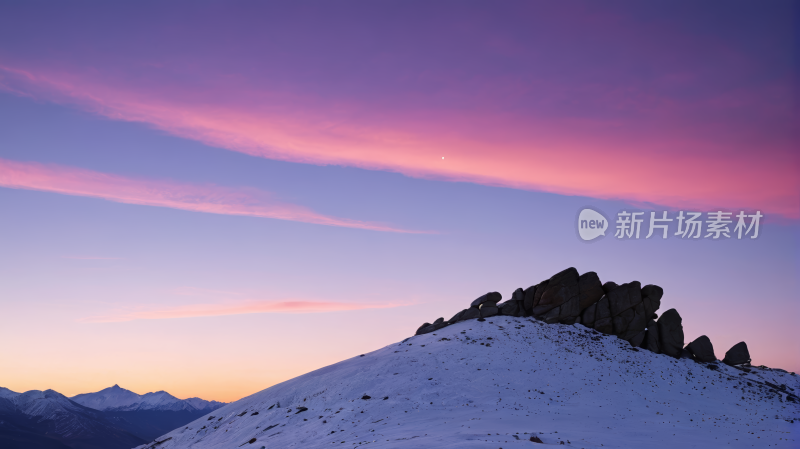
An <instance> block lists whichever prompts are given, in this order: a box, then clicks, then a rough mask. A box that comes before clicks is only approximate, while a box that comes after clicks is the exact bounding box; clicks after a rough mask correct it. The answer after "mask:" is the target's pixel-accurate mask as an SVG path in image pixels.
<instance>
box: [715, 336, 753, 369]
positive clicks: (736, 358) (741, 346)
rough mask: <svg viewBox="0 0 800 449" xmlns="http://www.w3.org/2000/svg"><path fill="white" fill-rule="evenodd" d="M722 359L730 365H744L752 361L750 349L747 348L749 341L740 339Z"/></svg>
mask: <svg viewBox="0 0 800 449" xmlns="http://www.w3.org/2000/svg"><path fill="white" fill-rule="evenodd" d="M722 361H723V362H724V363H726V364H728V365H742V364H744V363H750V351H748V350H747V343H745V342H743V341H740V342H739V343H736V344H735V345H733V347H732V348H731V349H728V352H726V353H725V358H724V359H722Z"/></svg>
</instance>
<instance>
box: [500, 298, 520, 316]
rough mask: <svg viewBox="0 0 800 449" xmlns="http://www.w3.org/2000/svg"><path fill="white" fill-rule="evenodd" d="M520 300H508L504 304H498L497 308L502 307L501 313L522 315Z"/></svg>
mask: <svg viewBox="0 0 800 449" xmlns="http://www.w3.org/2000/svg"><path fill="white" fill-rule="evenodd" d="M521 304H522V303H521V302H520V301H513V300H512V301H506V302H504V303H503V304H502V305H501V304H498V305H497V308H498V309H500V315H505V316H522V314H521V313H520V309H521V307H520V305H521Z"/></svg>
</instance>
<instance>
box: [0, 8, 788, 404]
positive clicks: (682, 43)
mask: <svg viewBox="0 0 800 449" xmlns="http://www.w3.org/2000/svg"><path fill="white" fill-rule="evenodd" d="M793 6H794V5H793V4H792V3H791V2H788V1H786V2H781V1H775V2H769V3H767V4H765V3H758V4H756V3H753V2H730V1H725V2H722V1H714V2H704V3H702V4H698V3H696V2H689V1H685V2H684V1H681V2H670V3H666V2H661V3H653V2H647V3H642V2H603V3H597V2H588V1H586V2H558V3H555V2H530V1H524V2H511V1H505V2H500V3H498V2H467V1H451V2H448V1H440V2H434V3H430V2H416V1H402V2H398V1H387V2H367V1H357V2H352V1H348V2H311V1H309V2H291V3H290V2H270V3H264V2H236V3H223V2H167V3H165V2H137V3H125V4H123V3H118V2H112V3H109V2H69V3H65V2H5V3H3V4H2V5H0V206H2V210H3V214H2V218H3V219H2V220H0V247H2V249H3V251H0V305H2V310H3V312H4V313H3V317H4V320H3V324H2V325H0V338H2V340H3V341H4V342H6V344H4V345H2V349H0V386H4V387H7V388H11V389H12V390H15V391H25V390H30V389H42V390H43V389H47V388H52V389H55V390H57V391H59V392H61V393H64V394H67V395H74V394H78V393H85V392H89V391H97V390H99V389H102V388H105V387H108V386H111V385H114V384H119V385H121V386H123V387H125V388H128V389H131V390H133V391H136V392H138V393H145V392H148V391H155V390H166V391H169V392H170V393H172V394H174V395H176V396H178V397H191V396H199V397H202V398H205V399H215V400H220V401H232V400H236V399H238V398H241V397H243V396H245V395H248V394H251V393H254V392H256V391H260V390H262V389H264V388H267V387H269V386H270V385H273V384H275V383H277V382H280V381H283V380H286V379H289V378H292V377H294V376H296V375H299V374H302V373H304V372H307V371H309V370H312V369H316V368H319V367H322V366H325V365H328V364H330V363H334V362H337V361H339V360H341V359H344V358H348V357H352V356H355V355H358V354H361V353H364V352H367V351H371V350H374V349H377V348H379V347H382V346H384V345H386V344H389V343H392V342H395V341H398V340H401V339H403V338H405V337H407V336H409V335H411V334H412V333H413V332H414V330H415V329H416V328H417V327H418V326H419V325H420V324H421V323H422V322H424V321H432V320H434V319H436V318H437V317H439V316H444V317H445V319H447V318H449V317H450V316H452V315H453V314H454V313H455V312H457V311H458V310H460V309H461V308H463V307H465V306H466V305H467V304H468V303H469V302H470V301H471V300H472V299H474V298H475V297H477V296H479V295H481V294H483V293H485V292H487V291H494V290H497V291H500V292H501V293H502V294H503V296H504V297H509V296H510V294H511V292H512V291H513V290H514V289H515V288H517V287H523V288H524V287H528V286H530V285H532V284H535V283H538V282H540V281H541V280H543V279H546V278H548V277H549V276H551V275H552V274H554V273H556V272H557V271H560V270H562V269H564V268H566V267H569V266H575V267H576V268H577V269H578V270H579V271H580V272H585V271H596V272H597V273H598V274H599V276H600V278H601V280H602V281H604V282H605V281H608V280H613V281H615V282H618V283H622V282H629V281H632V280H639V281H641V282H642V283H643V284H647V283H654V284H658V285H661V286H662V287H663V288H664V290H665V296H664V298H663V300H662V310H661V311H662V312H663V311H664V310H666V309H668V308H672V307H674V308H677V309H678V311H679V312H680V313H681V315H682V316H683V323H684V329H685V333H686V338H687V342H688V341H691V340H692V339H694V338H696V337H697V336H699V335H702V334H706V335H708V336H709V337H710V338H711V340H712V342H713V343H714V345H715V350H716V352H717V356H718V357H720V358H721V357H722V356H723V355H724V352H725V351H726V350H727V349H728V348H729V347H730V346H732V345H733V344H734V343H737V342H738V341H741V340H745V341H747V343H748V345H749V347H750V350H751V353H752V356H753V362H754V363H756V364H762V363H763V364H766V365H769V366H775V367H782V368H786V369H789V370H792V371H800V343H798V340H799V339H798V338H797V332H796V323H795V321H796V320H795V319H794V317H796V316H798V312H800V306H799V305H798V293H797V292H798V291H800V289H798V288H799V287H800V285H798V275H799V274H800V270H799V269H798V268H799V266H798V253H799V252H800V251H798V249H800V245H799V242H798V235H799V232H798V231H800V221H799V220H800V181H799V180H800V176H799V175H800V159H799V158H798V154H799V153H800V152H798V151H797V148H798V134H797V132H798V131H797V130H798V124H800V121H799V120H798V109H797V105H798V104H799V103H798V100H799V99H800V97H798V91H797V83H798V66H797V61H798V60H799V59H800V58H798V53H797V52H798V47H797V45H796V42H797V41H798V34H797V33H798V23H797V20H798V18H797V11H796V10H793ZM585 206H591V207H593V208H596V209H598V210H600V211H602V212H604V213H605V214H606V216H607V217H610V218H612V219H613V218H614V217H615V215H616V213H617V212H619V211H621V210H629V211H630V210H636V211H644V212H648V214H647V215H649V211H659V212H660V211H669V213H670V214H672V216H674V215H675V214H676V213H677V211H679V210H691V211H698V212H704V213H705V212H710V211H716V210H724V211H733V212H734V213H738V212H739V211H741V210H745V211H748V212H749V213H752V212H754V211H755V210H759V211H761V212H762V213H763V214H764V215H765V218H764V220H763V222H762V225H761V229H760V235H759V237H758V238H757V239H749V238H745V239H741V240H739V239H735V238H734V239H722V240H712V239H700V240H696V241H694V240H692V241H688V240H682V239H680V238H675V237H671V238H669V239H666V240H661V239H649V240H648V239H644V235H645V234H643V235H642V238H641V239H639V240H618V239H614V238H613V236H612V235H611V233H610V234H609V235H608V236H607V237H605V238H603V239H601V240H599V241H595V242H592V243H585V242H582V241H580V240H579V239H578V237H577V234H576V230H575V227H576V226H575V221H576V217H577V213H578V212H579V210H580V209H581V208H583V207H585ZM645 231H646V229H645ZM673 232H674V228H673ZM612 233H613V232H612Z"/></svg>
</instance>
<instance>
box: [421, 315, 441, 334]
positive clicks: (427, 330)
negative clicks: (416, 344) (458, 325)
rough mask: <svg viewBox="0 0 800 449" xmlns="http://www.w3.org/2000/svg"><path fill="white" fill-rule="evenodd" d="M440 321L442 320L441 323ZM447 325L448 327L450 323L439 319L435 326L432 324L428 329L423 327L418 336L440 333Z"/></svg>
mask: <svg viewBox="0 0 800 449" xmlns="http://www.w3.org/2000/svg"><path fill="white" fill-rule="evenodd" d="M439 320H441V321H439ZM447 325H448V323H447V322H445V321H444V318H439V319H438V320H436V321H435V322H434V323H433V324H431V325H429V326H426V327H423V328H422V329H419V330H417V334H416V335H423V334H429V333H431V332H435V331H438V330H439V329H441V328H443V327H446V326H447Z"/></svg>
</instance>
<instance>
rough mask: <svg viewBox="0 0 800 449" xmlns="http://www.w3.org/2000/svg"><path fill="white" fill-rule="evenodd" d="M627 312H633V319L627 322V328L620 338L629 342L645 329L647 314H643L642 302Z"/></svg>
mask: <svg viewBox="0 0 800 449" xmlns="http://www.w3.org/2000/svg"><path fill="white" fill-rule="evenodd" d="M628 310H632V311H633V317H632V318H631V319H630V321H628V327H627V329H625V332H624V333H623V334H621V335H620V337H621V338H622V339H623V340H628V341H631V339H632V338H634V337H635V336H636V335H639V333H641V332H644V330H645V328H647V314H646V313H645V308H644V303H643V302H640V303H639V304H636V307H634V308H633V309H628Z"/></svg>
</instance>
